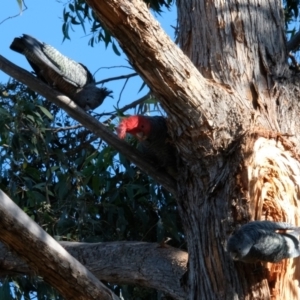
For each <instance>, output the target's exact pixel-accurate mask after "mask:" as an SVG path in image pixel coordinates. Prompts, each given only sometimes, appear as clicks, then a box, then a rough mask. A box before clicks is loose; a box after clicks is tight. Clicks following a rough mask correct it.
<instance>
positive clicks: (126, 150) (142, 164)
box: [0, 55, 176, 195]
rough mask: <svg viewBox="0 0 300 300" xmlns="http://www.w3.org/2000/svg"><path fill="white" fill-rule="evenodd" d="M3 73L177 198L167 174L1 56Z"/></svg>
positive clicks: (55, 92)
mask: <svg viewBox="0 0 300 300" xmlns="http://www.w3.org/2000/svg"><path fill="white" fill-rule="evenodd" d="M0 69H1V70H2V71H3V72H5V73H6V74H8V75H10V76H11V77H13V78H15V79H16V80H18V81H20V82H22V83H23V84H26V85H27V86H28V87H30V88H31V89H32V90H34V91H36V92H37V93H39V94H41V95H42V96H44V97H45V98H47V99H48V100H49V101H51V102H53V103H55V104H56V105H58V106H59V107H60V108H62V109H63V110H65V111H66V112H67V113H68V114H69V115H70V116H71V117H72V118H74V119H75V120H77V121H78V122H80V123H81V124H82V125H83V126H84V127H86V128H87V129H89V130H91V131H92V132H93V133H94V134H95V135H96V136H98V137H100V138H102V139H103V140H104V141H105V142H107V143H108V144H109V145H110V146H112V147H114V148H115V149H116V150H117V151H119V152H121V153H122V154H123V155H124V156H125V157H126V158H128V159H129V160H130V161H132V162H133V163H134V164H136V165H137V166H138V167H139V168H140V169H142V170H143V171H145V172H146V173H147V174H148V175H150V176H151V177H152V178H153V179H154V180H155V181H156V182H158V183H159V184H161V185H163V186H164V187H165V188H166V189H167V190H168V191H169V192H170V193H172V194H174V195H176V183H175V181H174V179H173V178H172V177H170V176H169V175H168V174H167V173H163V172H161V171H158V170H157V169H156V167H155V164H153V163H151V162H148V161H146V160H145V158H144V157H143V156H142V154H141V153H140V152H139V151H138V150H136V149H135V148H133V147H131V146H130V145H129V144H128V143H126V142H124V141H122V140H120V139H119V138H118V137H117V136H116V135H115V134H113V133H112V132H111V131H110V130H108V129H107V128H106V127H105V126H104V125H103V124H101V123H100V122H99V121H98V120H96V119H95V118H93V117H92V116H91V115H89V114H88V113H86V112H85V111H83V110H82V109H81V108H80V107H79V106H77V105H76V104H75V103H74V102H73V101H72V100H71V99H70V98H68V97H67V96H65V95H63V94H61V93H60V92H58V91H56V90H53V89H52V88H51V87H50V86H48V85H46V84H45V83H43V82H42V81H41V80H39V79H37V78H36V77H34V76H33V75H32V74H30V73H29V72H27V71H25V70H24V69H22V68H20V67H18V66H16V65H14V64H13V63H11V62H10V61H8V60H7V59H5V58H4V57H3V56H1V55H0Z"/></svg>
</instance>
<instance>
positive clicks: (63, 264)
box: [0, 190, 119, 300]
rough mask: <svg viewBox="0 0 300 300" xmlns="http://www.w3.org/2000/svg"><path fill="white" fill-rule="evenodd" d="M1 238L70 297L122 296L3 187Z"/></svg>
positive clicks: (0, 196)
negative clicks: (21, 207)
mask: <svg viewBox="0 0 300 300" xmlns="http://www.w3.org/2000/svg"><path fill="white" fill-rule="evenodd" d="M20 233H22V234H20ZM0 239H1V240H2V241H3V242H4V243H5V244H6V245H7V246H8V247H9V248H10V249H12V250H13V251H15V252H16V253H17V254H18V255H19V256H21V257H22V258H24V259H25V260H26V261H27V263H28V265H29V266H30V267H31V268H33V269H34V270H36V271H37V273H38V274H39V275H40V276H42V277H43V278H44V279H45V281H47V282H48V283H50V284H51V285H52V286H53V287H55V288H56V289H57V290H58V291H59V292H60V293H61V295H62V296H63V297H65V298H66V299H82V300H93V299H94V300H96V299H105V300H116V299H119V298H118V297H117V296H116V295H115V294H114V293H113V292H112V291H111V290H110V289H108V288H107V287H106V286H104V285H103V284H102V283H101V282H100V281H99V280H98V279H97V278H96V277H95V276H94V275H93V274H92V273H91V272H90V271H88V270H87V269H86V268H85V267H84V266H83V265H82V264H80V263H79V262H78V261H77V260H76V259H75V258H73V257H72V256H71V255H70V254H69V253H68V252H67V251H66V250H65V249H64V248H62V247H61V246H60V245H59V244H58V243H57V242H56V241H55V240H54V239H53V238H52V237H51V236H50V235H48V234H47V233H46V232H45V231H44V230H43V229H42V228H41V227H40V226H38V225H37V224H36V223H35V222H34V221H33V220H32V219H31V218H30V217H29V216H28V215H27V214H25V213H24V212H23V211H22V210H21V209H20V208H19V207H18V206H17V205H16V204H15V203H14V202H13V201H12V200H11V199H10V198H9V197H8V196H6V195H5V194H4V193H3V192H2V191H1V190H0Z"/></svg>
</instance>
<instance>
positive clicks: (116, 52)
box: [112, 42, 121, 56]
mask: <svg viewBox="0 0 300 300" xmlns="http://www.w3.org/2000/svg"><path fill="white" fill-rule="evenodd" d="M112 48H113V50H114V52H115V54H117V55H118V56H120V55H121V53H120V51H119V50H118V48H117V46H116V44H115V43H114V42H113V43H112Z"/></svg>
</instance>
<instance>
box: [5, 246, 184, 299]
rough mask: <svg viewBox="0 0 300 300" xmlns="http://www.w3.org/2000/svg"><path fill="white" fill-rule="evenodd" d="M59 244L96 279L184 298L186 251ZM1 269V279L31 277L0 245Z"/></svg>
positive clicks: (20, 261) (15, 258)
mask: <svg viewBox="0 0 300 300" xmlns="http://www.w3.org/2000/svg"><path fill="white" fill-rule="evenodd" d="M60 245H61V246H63V247H64V248H65V249H66V250H67V251H68V252H69V253H70V254H71V255H72V256H73V257H74V258H76V259H77V260H78V261H79V262H81V263H82V264H84V266H85V267H86V268H88V269H89V270H90V271H91V272H93V274H94V275H95V276H96V277H97V278H98V279H99V280H105V281H107V282H110V283H111V284H131V285H139V286H143V287H147V288H154V289H156V290H159V291H162V292H164V293H165V294H167V295H169V296H171V297H173V298H174V299H186V297H185V293H184V291H183V288H182V287H181V285H180V278H181V277H182V276H183V274H184V273H185V272H186V265H187V258H188V254H187V253H186V252H183V251H181V250H179V249H176V248H173V247H169V246H165V247H161V246H160V244H157V243H145V242H109V243H93V244H90V243H89V244H87V243H75V242H60ZM116 261H117V262H118V263H117V264H116ZM0 266H1V268H0V278H1V277H2V276H7V274H11V275H15V274H22V275H34V272H33V271H32V270H31V269H30V268H29V267H28V265H27V264H26V263H25V262H23V261H22V260H21V259H19V258H18V257H16V256H15V255H13V254H12V253H10V252H9V251H8V250H7V248H6V247H5V246H4V245H1V243H0Z"/></svg>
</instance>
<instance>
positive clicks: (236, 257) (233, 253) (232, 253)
mask: <svg viewBox="0 0 300 300" xmlns="http://www.w3.org/2000/svg"><path fill="white" fill-rule="evenodd" d="M229 254H230V257H231V258H232V259H233V260H239V258H238V254H237V253H236V252H229Z"/></svg>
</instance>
